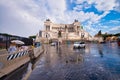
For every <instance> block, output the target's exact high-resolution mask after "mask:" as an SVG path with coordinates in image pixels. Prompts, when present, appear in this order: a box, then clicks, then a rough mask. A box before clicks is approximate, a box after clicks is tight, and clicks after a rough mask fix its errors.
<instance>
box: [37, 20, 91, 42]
mask: <svg viewBox="0 0 120 80" xmlns="http://www.w3.org/2000/svg"><path fill="white" fill-rule="evenodd" d="M58 38H60V39H61V41H76V40H77V41H78V40H91V39H92V36H91V35H90V34H89V33H88V32H86V31H85V30H84V29H83V28H82V26H81V24H80V22H78V20H75V21H74V22H73V23H72V24H55V23H53V22H52V21H51V20H49V19H47V20H46V21H45V22H44V30H42V31H40V32H39V35H37V37H36V41H44V42H49V41H54V40H57V39H58Z"/></svg>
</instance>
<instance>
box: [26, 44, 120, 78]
mask: <svg viewBox="0 0 120 80" xmlns="http://www.w3.org/2000/svg"><path fill="white" fill-rule="evenodd" d="M113 44H114V48H113V46H110V45H111V44H109V43H108V44H99V45H98V44H87V46H86V49H85V50H84V49H80V50H73V45H61V52H60V53H57V49H56V47H54V46H49V45H46V47H48V51H47V53H44V54H43V55H42V56H41V59H40V60H39V63H38V64H37V66H36V67H35V69H34V70H33V72H32V74H31V76H30V77H29V79H28V80H36V79H37V80H119V79H120V56H119V52H120V48H119V47H118V46H117V44H116V43H112V45H113Z"/></svg>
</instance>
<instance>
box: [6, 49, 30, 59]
mask: <svg viewBox="0 0 120 80" xmlns="http://www.w3.org/2000/svg"><path fill="white" fill-rule="evenodd" d="M27 54H28V51H23V52H19V53H16V54H11V55H8V56H7V60H12V59H15V58H18V57H22V56H24V55H27Z"/></svg>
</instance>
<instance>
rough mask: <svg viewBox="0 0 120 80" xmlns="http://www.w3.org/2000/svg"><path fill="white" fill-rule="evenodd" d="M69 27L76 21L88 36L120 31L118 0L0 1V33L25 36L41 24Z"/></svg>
mask: <svg viewBox="0 0 120 80" xmlns="http://www.w3.org/2000/svg"><path fill="white" fill-rule="evenodd" d="M48 18H49V19H50V20H51V21H52V22H54V23H58V24H59V23H65V24H71V23H73V21H74V20H75V19H77V20H78V21H79V22H80V23H81V25H82V26H83V28H84V29H85V30H86V31H87V32H89V33H90V34H91V35H95V34H96V33H97V32H98V31H99V30H102V33H105V32H107V33H118V32H120V0H0V33H9V34H13V35H18V36H23V37H28V36H30V35H36V34H37V33H38V32H39V30H43V29H44V21H45V20H46V19H48Z"/></svg>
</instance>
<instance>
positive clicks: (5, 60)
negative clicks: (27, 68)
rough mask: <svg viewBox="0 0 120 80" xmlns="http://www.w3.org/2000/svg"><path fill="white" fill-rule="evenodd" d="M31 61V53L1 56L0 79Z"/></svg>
mask: <svg viewBox="0 0 120 80" xmlns="http://www.w3.org/2000/svg"><path fill="white" fill-rule="evenodd" d="M28 61H30V57H29V51H28V50H26V51H21V52H16V53H13V54H9V53H6V54H1V55H0V77H3V76H5V75H7V74H9V73H11V72H12V71H14V70H15V69H17V68H19V67H20V66H22V65H23V64H25V63H27V62H28Z"/></svg>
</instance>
